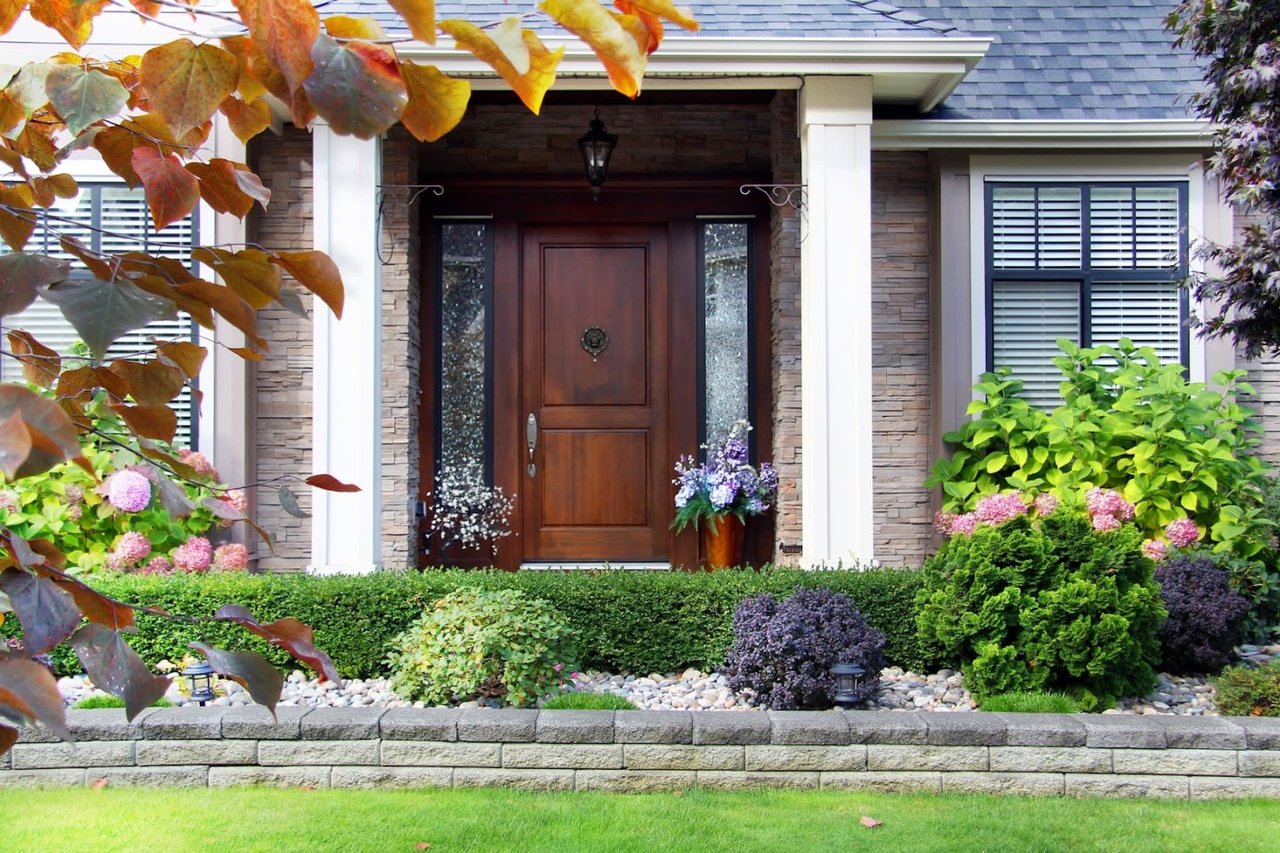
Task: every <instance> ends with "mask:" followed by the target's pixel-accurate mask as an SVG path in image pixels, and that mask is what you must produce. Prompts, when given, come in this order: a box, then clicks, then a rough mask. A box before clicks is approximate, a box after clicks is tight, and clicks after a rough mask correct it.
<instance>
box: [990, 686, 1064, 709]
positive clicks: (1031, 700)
mask: <svg viewBox="0 0 1280 853" xmlns="http://www.w3.org/2000/svg"><path fill="white" fill-rule="evenodd" d="M978 710H979V711H990V712H993V713H996V712H1000V711H1008V712H1013V713H1017V714H1078V713H1080V703H1079V702H1077V701H1076V700H1075V699H1072V698H1071V697H1070V696H1068V695H1067V694H1065V693H1048V692H1043V691H1035V690H1027V691H1022V692H1020V693H997V694H996V695H995V696H988V697H987V698H986V699H983V700H982V705H981V706H980V707H979V708H978Z"/></svg>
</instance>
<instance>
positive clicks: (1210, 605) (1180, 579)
mask: <svg viewBox="0 0 1280 853" xmlns="http://www.w3.org/2000/svg"><path fill="white" fill-rule="evenodd" d="M1156 580H1157V581H1159V582H1160V597H1161V598H1163V599H1164V606H1165V609H1166V610H1168V611H1169V618H1168V619H1166V620H1165V622H1164V624H1163V625H1161V626H1160V646H1161V655H1162V657H1163V659H1164V666H1165V668H1166V669H1167V670H1168V671H1169V672H1174V673H1189V672H1217V671H1218V670H1219V669H1221V668H1222V667H1223V666H1225V665H1226V664H1227V661H1228V660H1229V659H1230V656H1231V650H1232V649H1233V648H1234V647H1235V645H1236V643H1238V642H1239V641H1240V630H1241V626H1242V624H1243V622H1244V618H1245V616H1246V615H1247V614H1248V612H1249V602H1248V601H1247V600H1246V599H1245V598H1244V597H1243V596H1241V595H1239V594H1237V593H1236V592H1235V591H1234V590H1232V589H1231V583H1230V577H1229V576H1228V574H1227V572H1226V571H1225V570H1223V569H1220V568H1218V567H1217V566H1216V565H1214V563H1213V561H1212V560H1211V559H1209V558H1208V557H1204V556H1199V555H1195V554H1177V555H1175V556H1173V557H1170V558H1169V559H1168V560H1166V561H1164V562H1163V563H1160V564H1158V565H1157V566H1156Z"/></svg>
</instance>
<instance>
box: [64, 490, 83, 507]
mask: <svg viewBox="0 0 1280 853" xmlns="http://www.w3.org/2000/svg"><path fill="white" fill-rule="evenodd" d="M65 497H66V501H67V503H69V504H78V503H83V502H84V489H83V488H82V487H80V486H67V491H66V496H65Z"/></svg>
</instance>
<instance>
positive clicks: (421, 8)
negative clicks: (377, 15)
mask: <svg viewBox="0 0 1280 853" xmlns="http://www.w3.org/2000/svg"><path fill="white" fill-rule="evenodd" d="M387 2H388V3H390V4H391V8H392V9H395V10H396V12H397V13H398V14H399V15H400V17H401V18H403V19H404V22H405V23H406V24H408V25H409V32H410V33H412V34H413V37H414V38H416V39H417V40H418V41H422V42H426V43H427V44H435V43H436V3H435V0H387Z"/></svg>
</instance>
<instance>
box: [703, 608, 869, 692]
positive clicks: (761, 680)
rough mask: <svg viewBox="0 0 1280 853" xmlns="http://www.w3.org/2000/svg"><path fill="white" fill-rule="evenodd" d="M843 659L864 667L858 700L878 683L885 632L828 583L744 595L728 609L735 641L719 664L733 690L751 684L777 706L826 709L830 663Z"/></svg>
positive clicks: (831, 689)
mask: <svg viewBox="0 0 1280 853" xmlns="http://www.w3.org/2000/svg"><path fill="white" fill-rule="evenodd" d="M841 661H844V662H848V663H856V664H858V665H859V666H861V667H862V668H863V669H865V670H866V672H867V674H866V676H865V677H864V678H863V682H862V690H861V691H860V693H859V695H858V699H859V700H861V699H865V698H866V697H868V696H870V695H871V694H872V693H874V692H875V691H876V688H877V687H879V685H880V670H881V668H883V667H884V665H885V659H884V634H882V633H881V632H880V631H877V630H876V629H874V628H872V627H870V626H869V625H867V620H866V619H864V618H863V616H862V614H861V613H859V612H858V610H857V608H855V607H854V606H853V602H852V601H850V600H849V597H848V596H846V595H842V594H840V593H833V592H832V591H831V590H829V589H825V588H822V587H818V588H816V589H798V590H796V592H795V594H794V595H792V596H791V597H790V598H787V599H784V600H783V601H781V602H779V601H778V600H777V599H775V598H774V597H773V596H772V595H769V594H768V593H765V594H764V595H759V596H756V597H754V598H747V599H744V600H743V602H742V603H741V604H739V605H738V609H737V611H736V612H735V613H734V614H733V645H732V646H731V647H730V648H729V654H728V656H727V658H726V663H725V671H726V672H727V673H728V675H729V686H730V687H731V688H732V689H734V690H742V689H743V688H750V689H751V690H753V691H755V693H756V697H757V699H756V701H757V702H758V703H759V704H761V705H767V706H768V707H770V708H772V709H774V710H775V711H781V710H787V709H791V708H830V707H831V704H832V699H833V697H834V695H835V679H834V678H833V677H832V675H831V672H830V670H831V667H832V666H834V665H835V664H837V663H839V662H841Z"/></svg>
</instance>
